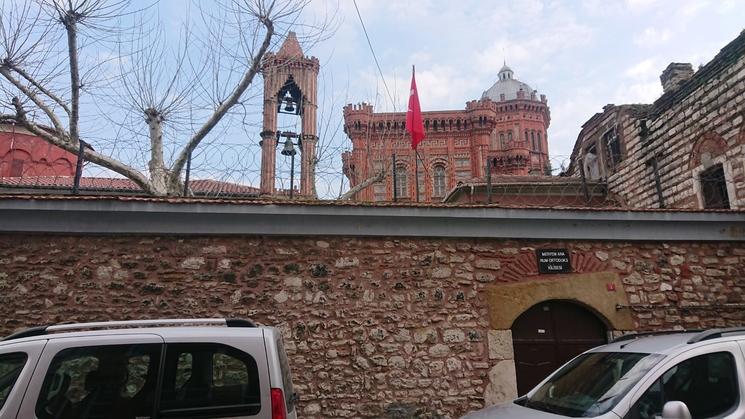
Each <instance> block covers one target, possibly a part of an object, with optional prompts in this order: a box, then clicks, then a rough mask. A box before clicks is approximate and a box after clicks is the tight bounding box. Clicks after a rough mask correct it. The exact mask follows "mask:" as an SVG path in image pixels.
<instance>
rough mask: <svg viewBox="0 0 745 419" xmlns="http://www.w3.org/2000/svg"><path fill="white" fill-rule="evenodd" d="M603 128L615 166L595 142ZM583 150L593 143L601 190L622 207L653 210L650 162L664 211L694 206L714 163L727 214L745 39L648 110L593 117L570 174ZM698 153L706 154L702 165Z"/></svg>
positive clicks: (734, 186) (743, 127)
mask: <svg viewBox="0 0 745 419" xmlns="http://www.w3.org/2000/svg"><path fill="white" fill-rule="evenodd" d="M643 124H646V127H647V129H646V130H644V129H643ZM609 130H614V132H615V133H616V134H617V135H618V136H619V138H620V141H621V154H622V156H623V161H621V162H620V164H618V165H617V167H611V166H612V165H610V164H609V163H608V161H607V160H608V158H607V157H608V150H607V147H606V145H605V144H604V143H603V138H602V136H603V135H604V133H606V132H608V131H609ZM707 141H708V142H710V143H711V144H714V143H716V144H718V147H713V148H712V147H711V145H710V144H709V145H707V144H706V143H707ZM591 144H596V145H597V149H598V152H599V153H600V156H599V160H600V165H601V170H600V172H601V176H602V177H603V178H604V179H607V182H608V190H609V192H610V193H611V194H612V195H614V196H616V197H618V198H619V199H620V200H621V201H623V203H624V204H626V205H627V206H629V207H632V208H658V207H659V206H660V205H659V198H658V194H657V188H656V185H655V174H654V170H653V166H652V164H651V161H652V160H656V164H657V172H658V175H659V179H660V186H661V189H662V198H663V201H664V205H665V207H667V208H702V207H703V206H702V203H701V199H702V197H701V192H700V177H699V174H700V172H701V171H702V170H704V169H706V168H708V167H710V165H716V164H722V165H723V169H724V172H725V177H726V182H727V189H728V194H729V197H728V198H729V203H730V208H743V207H745V159H744V158H743V150H745V33H743V34H741V35H740V36H739V37H738V38H736V39H735V40H733V41H732V42H731V43H730V44H728V45H727V46H725V47H724V48H723V49H722V51H721V52H720V53H719V54H718V55H717V56H716V57H715V58H714V59H713V60H712V61H711V62H709V63H707V65H706V66H704V67H703V68H700V69H699V70H697V71H696V73H695V74H694V76H693V78H691V79H690V80H688V81H687V82H685V83H683V84H682V85H681V86H679V87H677V88H675V89H672V90H671V91H669V92H666V93H665V94H664V95H663V96H662V97H660V98H659V99H658V100H657V101H655V102H654V103H653V104H650V105H619V106H614V105H608V106H606V107H605V108H604V109H603V112H602V113H600V114H596V115H595V116H593V117H592V118H591V119H590V120H589V121H587V122H586V123H585V124H584V125H583V129H582V132H581V133H580V135H579V138H578V140H577V144H576V145H575V149H574V152H573V155H572V160H573V161H572V162H571V164H570V170H569V172H570V174H571V175H572V176H579V175H580V172H579V166H580V165H581V164H582V158H584V150H586V149H587V148H588V147H589V146H590V145H591ZM703 154H708V155H707V156H706V157H705V158H703V159H702V155H703Z"/></svg>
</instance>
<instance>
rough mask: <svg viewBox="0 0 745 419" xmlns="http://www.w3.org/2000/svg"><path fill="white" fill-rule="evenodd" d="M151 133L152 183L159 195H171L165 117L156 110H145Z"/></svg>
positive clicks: (150, 163) (149, 166)
mask: <svg viewBox="0 0 745 419" xmlns="http://www.w3.org/2000/svg"><path fill="white" fill-rule="evenodd" d="M145 121H146V122H147V127H148V130H149V132H150V162H149V163H148V168H149V169H150V182H151V183H152V185H153V189H154V190H155V191H156V194H157V195H170V194H169V192H170V191H169V186H170V185H169V176H168V175H169V173H168V170H167V169H166V165H165V162H164V161H163V115H162V114H161V113H160V112H158V111H157V110H156V109H154V108H147V109H145Z"/></svg>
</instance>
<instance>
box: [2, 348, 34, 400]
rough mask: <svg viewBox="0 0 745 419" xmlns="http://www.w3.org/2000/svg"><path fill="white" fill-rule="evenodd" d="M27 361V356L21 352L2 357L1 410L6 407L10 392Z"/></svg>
mask: <svg viewBox="0 0 745 419" xmlns="http://www.w3.org/2000/svg"><path fill="white" fill-rule="evenodd" d="M26 359H27V356H26V354H24V353H21V352H16V353H11V354H4V355H0V409H2V408H3V405H5V400H6V399H7V398H8V395H9V394H10V390H12V389H13V385H14V384H15V382H16V380H17V379H18V376H19V375H21V371H22V370H23V366H24V365H26Z"/></svg>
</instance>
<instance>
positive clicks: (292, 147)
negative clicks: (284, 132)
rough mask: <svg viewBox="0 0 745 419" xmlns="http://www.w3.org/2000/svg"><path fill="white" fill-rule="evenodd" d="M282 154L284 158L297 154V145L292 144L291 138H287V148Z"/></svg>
mask: <svg viewBox="0 0 745 419" xmlns="http://www.w3.org/2000/svg"><path fill="white" fill-rule="evenodd" d="M281 154H282V155H283V156H294V155H295V154H297V151H295V145H294V144H292V140H291V139H290V137H287V140H286V141H285V147H284V148H283V149H282V151H281Z"/></svg>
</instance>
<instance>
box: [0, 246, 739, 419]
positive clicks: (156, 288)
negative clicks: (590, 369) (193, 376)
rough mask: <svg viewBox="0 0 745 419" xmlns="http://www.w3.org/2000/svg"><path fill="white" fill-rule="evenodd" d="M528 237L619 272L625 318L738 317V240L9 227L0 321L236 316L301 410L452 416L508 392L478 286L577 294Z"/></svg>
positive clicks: (659, 321)
mask: <svg viewBox="0 0 745 419" xmlns="http://www.w3.org/2000/svg"><path fill="white" fill-rule="evenodd" d="M537 247H543V248H567V249H569V251H570V253H571V256H572V265H573V270H574V272H575V274H578V273H583V274H587V275H590V276H589V280H593V278H594V277H593V275H595V274H593V273H598V272H599V273H604V275H608V273H610V274H612V275H614V276H616V277H618V278H619V280H620V282H619V283H620V284H622V286H621V288H622V289H618V290H616V291H615V293H619V294H617V295H620V296H622V297H623V298H622V300H625V301H628V302H629V304H628V306H626V307H619V308H618V312H619V313H626V315H628V314H629V313H630V314H631V318H632V319H633V328H636V329H652V328H666V327H673V326H680V325H682V326H685V327H709V326H724V325H735V324H737V325H741V324H742V323H743V317H745V312H744V311H743V309H742V307H743V305H742V303H743V301H742V287H743V286H745V275H744V274H745V245H743V244H739V243H726V242H722V243H711V244H697V243H680V242H676V243H675V244H673V245H668V244H666V243H630V242H593V241H582V242H563V241H528V240H521V241H506V240H498V239H425V238H406V239H397V238H393V237H390V238H360V239H355V238H339V237H312V238H311V237H308V238H280V237H268V236H265V237H260V236H251V237H147V236H50V235H38V236H34V235H12V234H10V235H2V236H0V307H2V308H0V318H2V331H1V333H3V334H7V333H10V332H11V331H13V330H16V329H19V328H23V327H27V326H32V325H39V324H47V323H55V322H63V321H92V320H111V319H137V318H156V317H189V316H195V317H212V316H220V317H248V318H253V319H255V320H257V321H259V322H262V323H266V324H270V325H276V326H278V327H280V328H281V330H282V331H283V334H284V336H285V340H286V342H287V347H288V352H289V353H290V358H291V364H292V370H293V373H294V381H295V383H296V387H297V389H298V392H299V394H300V397H301V400H300V404H299V409H300V411H299V412H300V414H301V416H302V417H310V418H322V417H323V418H329V417H446V418H452V417H458V416H460V415H461V414H463V413H465V412H466V411H469V410H471V409H476V408H480V407H482V406H484V403H485V401H486V402H488V403H492V402H496V401H499V400H504V399H505V398H508V397H513V396H514V395H515V394H514V393H515V388H514V380H515V377H514V374H515V373H514V362H513V361H512V359H513V355H512V345H511V336H510V335H509V330H495V326H494V325H495V324H497V323H498V322H499V321H500V319H494V318H490V312H493V309H494V307H493V306H494V305H499V304H501V302H500V301H494V299H493V298H492V297H490V295H491V294H490V290H494V289H498V288H499V287H500V286H504V285H511V284H518V283H531V284H539V283H549V284H550V283H560V282H562V281H563V282H564V283H565V285H567V287H569V288H568V289H570V290H571V289H573V288H572V287H573V286H574V288H576V293H577V295H578V296H581V295H582V293H583V288H584V287H580V286H576V284H575V285H573V283H572V282H571V280H572V277H573V275H575V274H572V275H553V276H550V277H546V276H540V275H539V274H538V270H537V266H536V262H535V248H537ZM567 281H568V282H567ZM577 284H578V283H577ZM526 298H527V297H526ZM528 303H530V302H528ZM536 303H537V301H536ZM492 317H493V316H492ZM605 320H606V321H607V320H609V319H605Z"/></svg>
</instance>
